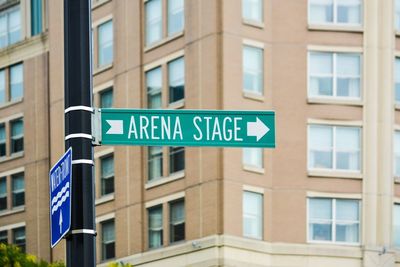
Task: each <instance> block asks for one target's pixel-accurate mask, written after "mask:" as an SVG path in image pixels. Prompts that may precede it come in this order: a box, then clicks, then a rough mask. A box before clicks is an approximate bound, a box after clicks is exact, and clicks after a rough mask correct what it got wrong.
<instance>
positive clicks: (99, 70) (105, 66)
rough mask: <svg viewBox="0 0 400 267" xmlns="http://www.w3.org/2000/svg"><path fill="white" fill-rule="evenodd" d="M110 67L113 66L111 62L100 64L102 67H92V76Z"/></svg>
mask: <svg viewBox="0 0 400 267" xmlns="http://www.w3.org/2000/svg"><path fill="white" fill-rule="evenodd" d="M112 67H113V63H111V64H108V65H104V66H102V67H100V68H96V69H94V71H93V76H94V75H97V74H99V73H102V72H105V71H106V70H109V69H112Z"/></svg>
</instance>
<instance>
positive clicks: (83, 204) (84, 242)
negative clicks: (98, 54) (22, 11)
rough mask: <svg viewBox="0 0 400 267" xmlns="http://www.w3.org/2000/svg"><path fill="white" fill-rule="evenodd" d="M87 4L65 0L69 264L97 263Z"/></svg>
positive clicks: (87, 1)
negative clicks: (69, 218)
mask: <svg viewBox="0 0 400 267" xmlns="http://www.w3.org/2000/svg"><path fill="white" fill-rule="evenodd" d="M90 5H91V0H64V74H65V75H64V82H65V91H64V100H65V149H66V150H67V149H68V148H69V147H72V151H73V158H72V174H73V175H72V185H73V187H72V189H71V190H72V207H71V209H72V211H71V231H70V233H69V234H68V236H67V237H66V239H67V254H66V256H67V266H68V267H94V266H95V265H96V247H95V246H96V231H95V208H94V178H93V166H94V162H93V146H92V132H91V131H92V129H91V120H92V118H91V117H92V110H93V109H92V69H91V68H92V67H91V66H92V64H91V60H92V59H91V41H92V40H91V6H90Z"/></svg>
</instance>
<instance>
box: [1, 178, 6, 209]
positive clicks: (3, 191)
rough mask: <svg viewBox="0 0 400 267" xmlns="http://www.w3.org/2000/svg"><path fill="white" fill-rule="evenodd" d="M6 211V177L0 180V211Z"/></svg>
mask: <svg viewBox="0 0 400 267" xmlns="http://www.w3.org/2000/svg"><path fill="white" fill-rule="evenodd" d="M6 209H7V177H1V178H0V211H3V210H6Z"/></svg>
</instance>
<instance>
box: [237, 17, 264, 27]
mask: <svg viewBox="0 0 400 267" xmlns="http://www.w3.org/2000/svg"><path fill="white" fill-rule="evenodd" d="M242 23H243V24H244V25H246V26H251V27H255V28H259V29H264V27H265V24H264V23H263V22H258V21H254V20H248V19H243V20H242Z"/></svg>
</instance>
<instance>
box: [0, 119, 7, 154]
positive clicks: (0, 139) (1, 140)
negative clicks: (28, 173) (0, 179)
mask: <svg viewBox="0 0 400 267" xmlns="http://www.w3.org/2000/svg"><path fill="white" fill-rule="evenodd" d="M4 156H6V127H5V125H4V124H0V157H4Z"/></svg>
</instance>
